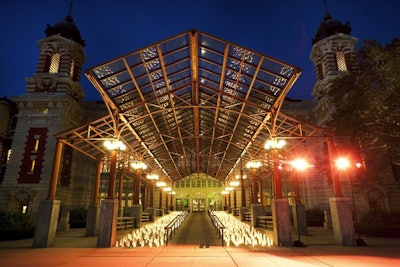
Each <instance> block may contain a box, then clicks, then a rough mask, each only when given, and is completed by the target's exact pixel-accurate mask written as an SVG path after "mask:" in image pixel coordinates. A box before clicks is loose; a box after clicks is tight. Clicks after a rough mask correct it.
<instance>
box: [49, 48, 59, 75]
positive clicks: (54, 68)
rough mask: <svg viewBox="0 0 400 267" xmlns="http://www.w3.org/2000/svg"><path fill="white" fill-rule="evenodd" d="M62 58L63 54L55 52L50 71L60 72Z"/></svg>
mask: <svg viewBox="0 0 400 267" xmlns="http://www.w3.org/2000/svg"><path fill="white" fill-rule="evenodd" d="M60 59H61V55H60V54H59V53H55V54H54V55H53V56H52V57H51V63H50V68H49V73H54V74H55V73H58V70H59V68H60Z"/></svg>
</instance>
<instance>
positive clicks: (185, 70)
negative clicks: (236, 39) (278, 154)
mask: <svg viewBox="0 0 400 267" xmlns="http://www.w3.org/2000/svg"><path fill="white" fill-rule="evenodd" d="M299 75H300V70H299V69H298V68H297V67H295V66H292V65H289V64H287V63H284V62H282V61H279V60H277V59H274V58H271V57H268V56H265V55H263V54H261V53H257V52H255V51H252V50H250V49H247V48H244V47H241V46H239V45H236V44H233V43H231V42H227V41H225V40H222V39H220V38H216V37H214V36H211V35H209V34H206V33H203V32H199V31H197V30H191V31H188V32H184V33H181V34H178V35H176V36H173V37H171V38H169V39H166V40H163V41H160V42H158V43H155V44H152V45H150V46H147V47H144V48H142V49H139V50H136V51H133V52H131V53H128V54H126V55H124V56H121V57H118V58H116V59H113V60H111V61H108V62H106V63H104V64H101V65H98V66H96V67H93V68H91V69H89V70H87V71H86V76H87V77H88V79H89V80H90V81H91V82H92V83H93V85H94V86H95V87H96V89H97V90H98V91H99V93H100V94H101V96H102V97H103V99H104V102H105V104H106V106H107V108H108V109H109V115H108V116H105V117H103V118H100V119H98V120H96V121H92V122H90V123H88V124H86V125H83V126H81V127H78V128H75V129H72V130H70V131H67V132H64V133H61V134H60V135H58V136H57V137H58V138H59V139H60V140H62V141H63V142H64V143H66V144H68V145H70V146H72V147H74V148H75V149H77V150H79V151H81V152H82V153H84V154H86V155H88V156H89V157H92V158H94V159H99V158H101V157H104V155H108V154H109V151H107V150H106V148H105V147H104V145H103V142H104V140H105V139H111V138H118V139H119V140H121V141H122V142H123V143H124V144H125V145H126V146H127V150H126V151H125V152H123V153H124V155H127V156H128V157H129V158H133V159H140V160H143V161H145V162H146V164H147V165H149V166H150V168H151V169H153V170H154V171H160V172H161V171H162V172H164V174H165V175H167V176H168V177H169V179H170V180H172V181H176V180H179V179H181V178H183V177H186V176H188V175H190V174H192V173H205V174H207V175H210V176H212V177H215V178H217V179H220V180H224V179H226V178H227V177H228V176H229V174H230V173H232V171H233V170H234V168H235V167H238V164H239V162H240V161H241V160H242V161H244V162H246V161H248V160H250V159H255V158H259V157H262V156H263V155H264V154H265V150H264V149H263V145H264V143H265V142H266V141H267V140H268V139H269V138H271V137H275V136H276V137H279V138H286V139H288V140H289V142H288V146H287V147H286V151H288V152H289V153H290V151H292V152H293V151H294V150H295V149H296V148H297V147H299V146H302V145H303V144H304V143H306V142H308V143H310V141H306V139H308V138H310V137H318V138H319V137H324V136H327V135H329V133H327V132H325V131H324V130H322V129H320V128H317V127H314V126H312V125H310V124H307V123H304V122H300V121H298V120H296V119H294V118H291V117H289V116H287V115H285V114H282V113H281V112H279V111H280V107H281V105H282V103H283V101H284V99H285V96H286V94H287V93H288V91H289V90H290V88H291V87H292V85H293V84H294V82H295V81H296V80H297V78H298V77H299ZM290 139H293V142H292V141H290Z"/></svg>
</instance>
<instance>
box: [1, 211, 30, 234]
mask: <svg viewBox="0 0 400 267" xmlns="http://www.w3.org/2000/svg"><path fill="white" fill-rule="evenodd" d="M34 231H35V227H34V226H33V223H32V220H31V218H30V216H29V215H28V214H22V213H16V212H10V211H0V240H17V239H25V238H30V237H33V234H34Z"/></svg>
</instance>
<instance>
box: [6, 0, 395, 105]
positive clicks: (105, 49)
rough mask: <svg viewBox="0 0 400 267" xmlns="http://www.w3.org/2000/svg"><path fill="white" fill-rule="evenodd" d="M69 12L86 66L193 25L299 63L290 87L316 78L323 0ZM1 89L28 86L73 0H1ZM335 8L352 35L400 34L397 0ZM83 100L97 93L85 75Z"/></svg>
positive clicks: (386, 38) (307, 88) (346, 1)
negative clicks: (314, 45)
mask: <svg viewBox="0 0 400 267" xmlns="http://www.w3.org/2000/svg"><path fill="white" fill-rule="evenodd" d="M73 2H74V3H73V8H72V17H73V19H74V22H75V24H76V25H77V26H78V28H79V29H80V32H81V36H82V38H83V39H84V40H85V41H86V46H85V48H84V49H85V53H86V58H87V59H86V62H85V64H84V66H83V70H86V69H89V68H92V67H94V66H96V65H98V64H101V63H104V62H106V61H108V60H111V59H113V58H117V57H120V56H122V55H124V54H126V53H128V52H132V51H135V50H137V49H140V48H142V47H144V46H147V45H150V44H152V43H155V42H158V41H161V40H164V39H166V38H169V37H171V36H174V35H177V34H179V33H182V32H185V31H188V30H190V29H193V28H195V29H198V30H200V31H202V32H205V33H208V34H211V35H214V36H216V37H219V38H222V39H225V40H227V41H229V42H232V43H235V44H238V45H240V46H243V47H246V48H249V49H251V50H254V51H257V52H259V53H262V54H264V55H267V56H270V57H274V58H277V59H279V60H282V61H285V62H287V63H289V64H292V65H295V66H297V67H299V68H300V69H302V74H301V75H300V78H299V79H298V80H297V82H296V83H295V85H294V86H293V87H292V89H291V91H290V92H289V95H288V96H290V97H292V98H301V99H311V98H312V96H311V91H312V87H313V84H314V82H315V75H314V69H313V64H312V63H311V61H310V60H309V55H310V52H311V40H312V39H313V38H314V36H315V33H316V31H317V28H318V26H319V24H320V23H321V21H322V20H323V16H324V13H325V10H324V4H323V0H302V1H301V0H286V1H280V0H273V1H272V0H264V1H261V0H246V1H238V0H231V1H229V0H228V1H227V0H203V1H191V0H185V1H182V0H179V1H177V0H169V1H168V0H163V1H160V0H153V1H145V0H140V1H138V0H136V1H135V0H130V1H128V0H113V1H105V0H96V1H94V0H75V1H73ZM0 4H1V5H0V25H1V34H2V38H1V42H0V57H1V64H0V78H1V81H2V84H1V87H0V88H1V93H0V97H8V98H10V97H12V96H16V95H21V94H23V93H24V92H25V86H26V83H25V78H26V77H30V76H32V74H33V73H34V72H35V71H36V67H37V61H38V57H39V48H38V45H37V40H39V39H42V38H44V37H46V36H45V33H44V30H45V29H46V25H47V24H50V25H54V24H56V23H58V22H60V21H62V20H64V19H65V17H66V15H67V14H68V12H69V8H70V1H69V0H53V1H49V0H7V1H5V0H1V1H0ZM327 6H328V11H329V13H330V15H331V16H332V17H333V18H334V19H337V20H339V21H341V22H342V23H346V22H347V21H350V26H351V28H352V31H351V35H352V36H355V37H357V38H358V39H359V43H358V44H359V45H361V44H362V42H363V41H364V40H367V39H375V40H377V41H378V42H379V43H381V44H385V43H389V42H391V41H392V40H393V39H394V38H400V18H399V17H400V1H398V0H380V1H376V0H374V1H372V0H327ZM81 81H82V84H83V88H84V90H85V94H86V98H85V99H86V100H100V99H101V98H100V96H99V94H98V93H97V91H96V90H95V88H94V87H93V86H92V85H91V83H90V82H89V81H88V80H87V78H86V77H85V76H84V75H82V78H81Z"/></svg>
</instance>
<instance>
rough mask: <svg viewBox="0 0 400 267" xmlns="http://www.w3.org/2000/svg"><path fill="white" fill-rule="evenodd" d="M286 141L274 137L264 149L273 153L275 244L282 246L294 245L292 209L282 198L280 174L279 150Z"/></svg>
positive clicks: (272, 205) (272, 206) (286, 200)
mask: <svg viewBox="0 0 400 267" xmlns="http://www.w3.org/2000/svg"><path fill="white" fill-rule="evenodd" d="M285 144H286V142H285V141H284V140H278V139H277V138H276V137H275V136H272V137H271V138H270V139H269V140H268V141H267V142H266V143H265V144H264V148H265V149H266V150H270V151H271V156H272V164H273V178H274V179H273V181H274V183H273V184H274V197H273V199H272V203H271V208H272V219H273V226H274V234H273V239H274V244H276V245H280V246H281V245H282V246H290V245H292V241H291V231H290V209H289V202H288V199H287V198H284V197H283V196H282V185H281V178H280V173H279V150H280V149H282V148H283V147H284V146H285Z"/></svg>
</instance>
